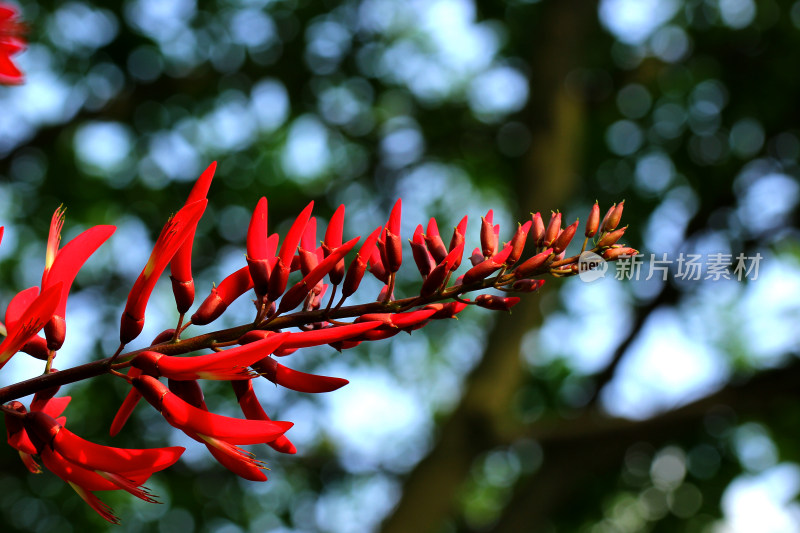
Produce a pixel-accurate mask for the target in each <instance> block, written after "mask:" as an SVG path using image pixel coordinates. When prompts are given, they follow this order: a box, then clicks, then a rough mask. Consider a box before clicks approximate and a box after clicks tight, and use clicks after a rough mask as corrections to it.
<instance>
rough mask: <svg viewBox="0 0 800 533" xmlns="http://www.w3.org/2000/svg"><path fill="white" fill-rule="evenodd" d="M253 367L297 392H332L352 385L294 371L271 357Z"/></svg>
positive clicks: (328, 377)
mask: <svg viewBox="0 0 800 533" xmlns="http://www.w3.org/2000/svg"><path fill="white" fill-rule="evenodd" d="M252 366H253V368H254V369H255V370H257V371H258V372H259V373H261V375H263V376H264V377H265V378H267V379H268V380H270V381H271V382H273V383H275V384H276V385H281V386H283V387H286V388H287V389H292V390H294V391H297V392H311V393H318V392H331V391H335V390H336V389H340V388H342V387H344V386H345V385H347V384H348V383H350V382H349V381H347V380H346V379H342V378H336V377H330V376H319V375H316V374H306V373H305V372H299V371H297V370H292V369H291V368H288V367H285V366H283V365H282V364H280V363H278V362H277V361H275V360H274V359H272V358H271V357H267V358H265V359H262V360H261V361H259V362H258V363H254V364H253V365H252Z"/></svg>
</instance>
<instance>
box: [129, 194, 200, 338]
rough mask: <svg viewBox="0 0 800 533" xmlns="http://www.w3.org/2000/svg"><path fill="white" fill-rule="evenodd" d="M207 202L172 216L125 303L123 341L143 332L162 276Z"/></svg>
mask: <svg viewBox="0 0 800 533" xmlns="http://www.w3.org/2000/svg"><path fill="white" fill-rule="evenodd" d="M207 203H208V200H199V201H197V202H194V203H191V204H189V205H187V206H184V207H183V208H182V209H181V210H180V211H178V212H177V213H175V216H173V217H172V218H170V219H169V221H168V222H167V224H166V225H165V226H164V228H163V229H162V230H161V234H160V235H159V236H158V240H157V241H156V244H155V246H154V247H153V251H152V252H151V253H150V259H148V260H147V264H146V265H145V267H144V270H142V273H141V274H139V277H138V278H137V279H136V282H135V283H134V284H133V288H132V289H131V292H130V293H128V302H127V303H126V304H125V311H124V312H123V313H122V318H121V319H120V328H119V341H120V343H122V344H128V343H129V342H130V341H132V340H133V339H135V338H136V337H138V336H139V333H141V332H142V328H143V327H144V310H145V307H147V301H148V300H149V299H150V294H151V293H152V292H153V288H154V287H155V286H156V282H157V281H158V278H159V276H161V273H162V272H164V269H165V268H167V265H168V264H169V262H170V261H171V260H172V257H173V256H174V255H175V253H176V252H177V251H178V248H180V246H181V245H182V244H183V243H184V242H185V241H186V239H187V238H188V237H189V235H191V234H193V233H194V230H195V228H196V227H197V223H198V222H199V221H200V217H201V216H203V211H205V208H206V204H207Z"/></svg>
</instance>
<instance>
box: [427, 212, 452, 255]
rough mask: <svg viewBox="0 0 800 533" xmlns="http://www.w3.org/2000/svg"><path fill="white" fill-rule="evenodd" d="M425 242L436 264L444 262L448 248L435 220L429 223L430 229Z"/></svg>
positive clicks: (432, 219)
mask: <svg viewBox="0 0 800 533" xmlns="http://www.w3.org/2000/svg"><path fill="white" fill-rule="evenodd" d="M425 242H426V243H427V245H428V250H429V251H430V252H431V255H432V256H433V260H434V261H436V264H437V265H438V264H439V263H441V262H442V261H444V258H445V257H447V248H445V247H444V242H443V241H442V237H441V236H440V235H439V226H438V225H437V224H436V219H435V218H431V219H430V220H429V221H428V229H427V230H426V232H425Z"/></svg>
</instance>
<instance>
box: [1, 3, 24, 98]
mask: <svg viewBox="0 0 800 533" xmlns="http://www.w3.org/2000/svg"><path fill="white" fill-rule="evenodd" d="M24 29H25V28H24V26H23V25H22V24H21V23H20V22H18V21H17V11H16V9H15V8H14V7H13V6H11V5H8V4H4V3H0V85H18V84H20V83H22V81H23V76H22V72H20V70H19V69H18V68H17V66H16V65H15V64H14V62H13V61H11V56H13V55H14V54H17V53H19V52H21V51H22V50H24V49H25V41H23V40H22V34H23V33H24Z"/></svg>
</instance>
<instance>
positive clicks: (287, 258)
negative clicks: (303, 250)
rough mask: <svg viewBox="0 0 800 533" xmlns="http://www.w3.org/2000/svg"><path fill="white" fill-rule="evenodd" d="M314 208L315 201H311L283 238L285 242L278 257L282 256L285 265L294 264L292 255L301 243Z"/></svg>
mask: <svg viewBox="0 0 800 533" xmlns="http://www.w3.org/2000/svg"><path fill="white" fill-rule="evenodd" d="M313 208H314V202H311V203H309V204H308V205H307V206H306V208H305V209H303V211H302V212H301V213H300V214H299V215H298V216H297V218H296V219H295V221H294V223H293V224H292V227H291V228H289V232H288V233H287V234H286V237H285V238H284V239H283V244H282V245H281V250H280V252H279V253H278V257H280V259H281V261H283V264H284V265H287V266H288V265H291V264H292V256H294V251H295V250H296V249H297V245H298V244H300V238H301V237H302V235H303V232H304V231H305V229H306V224H307V223H308V219H309V218H310V217H311V210H312V209H313Z"/></svg>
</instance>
